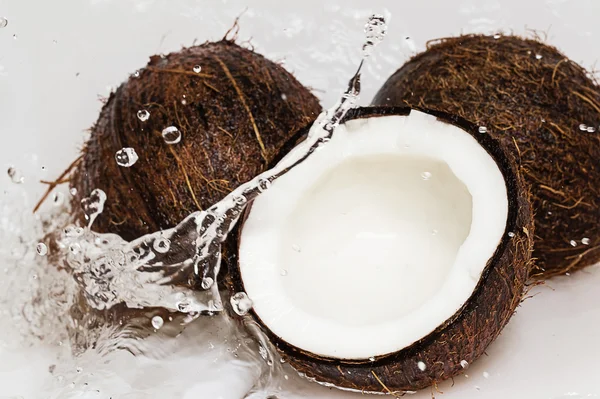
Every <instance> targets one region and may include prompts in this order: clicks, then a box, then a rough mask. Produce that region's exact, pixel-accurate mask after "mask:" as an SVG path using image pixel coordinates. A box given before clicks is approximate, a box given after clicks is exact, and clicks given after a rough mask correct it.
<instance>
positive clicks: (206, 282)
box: [200, 277, 215, 290]
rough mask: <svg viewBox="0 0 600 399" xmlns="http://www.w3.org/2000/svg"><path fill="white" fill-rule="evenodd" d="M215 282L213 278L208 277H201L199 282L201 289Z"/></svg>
mask: <svg viewBox="0 0 600 399" xmlns="http://www.w3.org/2000/svg"><path fill="white" fill-rule="evenodd" d="M214 283H215V280H213V279H212V278H210V277H205V278H203V279H202V283H201V284H200V285H201V286H202V288H203V289H205V290H207V289H209V288H210V287H212V285H213V284H214Z"/></svg>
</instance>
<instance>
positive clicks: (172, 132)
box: [162, 126, 181, 144]
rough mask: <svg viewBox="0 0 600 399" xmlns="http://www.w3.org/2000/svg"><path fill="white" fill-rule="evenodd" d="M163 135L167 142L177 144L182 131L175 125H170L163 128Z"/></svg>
mask: <svg viewBox="0 0 600 399" xmlns="http://www.w3.org/2000/svg"><path fill="white" fill-rule="evenodd" d="M162 137H163V140H165V143H167V144H177V143H179V142H180V141H181V132H180V131H179V129H177V128H176V127H175V126H169V127H166V128H164V129H163V131H162Z"/></svg>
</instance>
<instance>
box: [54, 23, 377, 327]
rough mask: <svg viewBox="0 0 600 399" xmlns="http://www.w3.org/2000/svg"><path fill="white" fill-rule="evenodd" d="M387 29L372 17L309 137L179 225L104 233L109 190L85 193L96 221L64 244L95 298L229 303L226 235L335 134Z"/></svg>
mask: <svg viewBox="0 0 600 399" xmlns="http://www.w3.org/2000/svg"><path fill="white" fill-rule="evenodd" d="M386 30H387V25H386V23H385V19H384V18H383V17H382V16H380V15H373V16H372V17H371V18H369V20H368V22H367V24H366V25H365V34H366V40H365V43H364V45H363V46H362V56H363V57H362V60H361V62H360V64H359V66H358V69H357V71H356V73H355V74H354V76H353V77H352V78H351V79H350V81H349V84H348V88H347V89H346V91H345V92H344V94H343V95H342V97H341V98H340V100H339V101H338V102H337V103H336V104H335V105H334V106H333V107H331V108H330V109H329V110H327V111H325V112H323V113H321V115H319V117H318V118H317V120H316V121H315V122H314V124H313V127H312V128H311V130H310V133H309V135H308V137H307V139H306V140H305V141H304V142H302V143H300V144H299V145H298V146H296V147H295V148H294V149H293V150H292V151H291V152H290V153H289V154H288V155H287V156H286V157H285V158H284V159H283V160H282V161H281V162H280V163H279V164H277V165H276V166H275V167H274V168H272V169H270V170H268V171H266V172H264V173H262V174H260V175H258V176H256V177H255V178H254V179H252V180H251V181H249V182H247V183H244V184H242V185H240V186H239V187H237V188H236V189H235V190H233V191H232V192H231V193H230V194H228V195H227V196H226V197H225V198H223V199H222V200H221V201H220V202H218V203H217V204H215V205H213V206H212V207H210V208H209V209H207V210H205V211H197V212H194V213H192V214H190V215H189V216H188V217H187V218H185V219H184V220H183V221H182V222H181V223H180V224H179V225H177V226H176V227H174V228H171V229H168V230H164V231H160V232H156V233H152V234H148V235H145V236H143V237H140V238H138V239H136V240H133V241H131V242H126V241H124V240H122V239H121V238H120V237H119V236H117V235H111V234H97V233H94V232H92V231H91V230H90V229H89V227H90V226H91V225H92V223H93V221H94V219H95V218H96V216H97V215H98V214H99V213H100V212H102V209H103V207H104V201H105V200H106V195H105V194H104V192H103V191H101V190H94V192H93V193H92V195H91V197H90V198H87V199H84V201H82V206H83V207H84V211H85V213H86V215H87V216H88V220H89V224H88V228H86V229H85V231H84V233H83V234H82V235H80V236H76V237H70V236H67V235H64V234H63V236H62V237H61V239H60V245H61V246H62V247H65V248H72V247H73V246H74V245H77V246H78V250H77V251H75V252H71V253H67V262H68V264H69V266H70V267H71V269H72V272H73V274H74V276H75V279H76V281H77V282H78V283H79V284H80V286H81V287H82V289H83V292H84V295H85V297H86V299H87V301H88V302H89V304H90V305H91V306H92V307H94V308H96V309H108V308H111V307H113V306H115V305H117V304H119V303H125V304H126V305H127V306H128V307H130V308H142V307H162V308H166V309H171V310H175V311H180V312H186V313H190V314H192V315H194V316H196V315H199V314H214V313H215V312H219V311H222V310H223V302H222V298H221V296H220V293H219V288H218V284H216V283H215V282H216V281H217V277H218V275H219V271H220V266H221V245H222V243H223V242H224V241H225V240H226V238H227V235H228V234H229V232H230V231H231V230H232V229H233V227H234V226H235V224H236V223H237V221H238V219H239V217H240V215H241V214H242V212H243V211H244V209H245V207H246V206H247V205H248V204H249V203H251V202H252V201H253V200H254V199H256V198H257V197H258V196H259V195H260V194H261V193H263V192H265V191H266V190H268V189H269V187H270V185H271V184H272V183H273V182H274V181H275V180H277V179H278V178H280V177H281V176H283V175H284V174H286V173H287V172H288V171H290V170H291V169H292V168H294V167H295V166H297V165H299V164H300V163H302V162H304V161H305V160H306V159H307V158H308V157H310V156H311V155H312V154H313V153H314V152H315V151H316V150H317V149H318V148H319V147H321V146H323V145H326V143H327V142H328V141H329V140H330V139H331V137H332V136H333V134H334V133H335V129H336V127H337V126H338V125H339V124H340V123H341V122H342V120H343V118H344V117H345V115H346V114H347V113H348V111H349V110H350V109H352V108H353V106H354V104H355V103H356V101H357V99H358V96H359V94H360V77H361V71H362V67H363V64H364V63H365V61H366V59H367V58H368V57H369V56H370V55H371V52H372V49H373V48H374V47H375V46H376V45H377V44H379V43H380V42H381V41H382V40H383V38H384V37H385V33H386ZM143 111H145V110H143ZM143 111H140V113H138V117H140V119H141V120H144V118H145V119H147V118H148V117H149V113H147V111H146V112H144V113H143V114H142V112H143ZM191 288H195V289H191ZM198 288H200V289H198ZM244 295H245V294H244ZM234 299H235V298H234ZM238 299H240V298H238ZM243 299H244V298H241V299H240V300H239V301H238V300H235V301H234V302H235V305H236V306H237V305H239V306H237V308H238V310H240V312H241V313H244V312H247V311H248V310H249V308H248V302H247V301H244V300H243ZM250 307H251V305H250Z"/></svg>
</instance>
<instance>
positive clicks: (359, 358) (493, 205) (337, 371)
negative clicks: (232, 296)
mask: <svg viewBox="0 0 600 399" xmlns="http://www.w3.org/2000/svg"><path fill="white" fill-rule="evenodd" d="M302 133H306V131H304V132H302ZM532 228H533V225H532V214H531V209H530V205H529V202H528V194H527V192H526V190H525V189H524V186H523V183H522V180H521V177H520V175H518V172H517V171H516V168H515V166H514V163H513V162H512V160H510V159H509V158H508V157H507V155H505V153H504V151H503V150H502V148H501V147H500V146H499V144H498V142H497V141H495V140H494V139H493V138H492V137H491V136H490V135H487V134H479V133H478V132H477V127H476V126H475V125H472V124H470V123H468V122H466V121H463V120H461V119H459V118H454V117H449V116H447V115H444V114H442V113H439V112H430V111H424V110H420V111H419V110H411V109H409V108H387V109H385V108H361V109H357V110H355V111H353V112H351V113H350V115H349V116H348V117H347V118H346V120H345V123H343V124H342V125H340V126H339V128H338V129H337V130H336V132H335V135H334V136H333V138H332V139H331V141H330V142H328V143H327V144H326V145H324V146H322V147H321V148H320V149H319V150H318V151H317V152H316V153H315V154H313V155H311V157H309V158H308V159H307V160H306V161H304V162H303V163H302V164H300V165H299V166H297V167H295V168H294V169H292V170H291V171H290V172H288V173H287V174H286V175H284V176H283V177H281V178H280V179H278V180H276V181H275V182H274V184H273V185H272V186H271V188H270V189H269V190H268V191H267V192H266V193H264V194H263V195H261V196H260V197H259V198H258V199H257V200H256V201H255V202H254V204H253V205H252V207H251V208H250V209H249V210H248V211H247V213H246V215H245V219H244V221H243V224H242V226H241V229H240V234H239V237H238V239H239V244H238V245H239V253H238V256H239V259H238V268H237V269H236V268H234V270H233V271H232V273H231V276H230V278H231V280H232V285H233V289H234V290H235V291H236V292H237V291H244V292H246V293H247V294H248V296H249V297H250V299H251V300H252V301H253V304H254V307H253V310H252V312H251V315H252V317H254V318H255V319H256V321H257V322H258V323H259V325H261V326H262V327H263V328H264V330H265V332H266V334H267V335H268V337H269V338H270V339H271V340H272V342H273V343H274V344H275V345H276V347H277V348H278V350H279V351H280V352H281V354H282V356H283V358H284V359H285V360H286V361H287V362H289V363H290V364H291V365H292V366H293V367H294V368H296V370H298V371H299V372H301V373H303V374H305V375H306V376H307V377H309V378H313V379H315V380H316V381H318V382H321V383H329V384H333V385H335V386H337V387H340V388H347V389H355V390H360V391H370V392H388V393H389V392H390V391H402V390H414V389H419V388H423V387H426V386H429V385H431V384H432V383H434V382H436V381H440V380H443V379H446V378H450V377H452V376H454V375H456V374H457V373H459V372H460V371H461V370H462V369H463V366H464V365H465V362H472V361H473V360H474V359H476V358H477V357H479V356H480V355H481V354H482V353H483V351H484V350H485V348H486V347H487V346H488V345H489V344H490V343H491V342H492V341H493V340H494V339H495V338H496V336H497V335H498V333H499V332H500V330H501V329H502V328H503V327H504V325H505V324H506V323H507V321H508V319H509V318H510V316H511V315H512V314H513V312H514V310H515V308H516V306H517V305H518V304H519V302H520V300H521V296H522V293H523V288H524V282H525V280H526V278H527V274H528V271H529V268H530V264H531V262H530V259H531V250H532V239H531V237H532ZM461 363H462V365H461Z"/></svg>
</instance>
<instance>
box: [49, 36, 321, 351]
mask: <svg viewBox="0 0 600 399" xmlns="http://www.w3.org/2000/svg"><path fill="white" fill-rule="evenodd" d="M319 112H320V105H319V101H318V100H317V98H316V97H315V96H314V95H313V94H311V92H310V91H309V90H308V89H307V88H305V87H304V86H302V85H301V84H300V83H299V82H298V81H297V80H296V79H295V78H294V76H293V75H292V74H290V73H288V72H287V71H286V70H285V69H284V68H282V67H281V66H280V65H278V64H275V63H273V62H271V61H269V60H267V59H266V58H264V57H263V56H261V55H259V54H257V53H255V52H253V51H251V50H248V49H245V48H242V47H240V46H238V45H236V44H235V43H234V42H233V41H230V40H222V41H219V42H216V43H204V44H202V45H199V46H194V47H190V48H184V49H182V50H181V51H178V52H175V53H171V54H169V55H166V56H153V57H151V58H150V61H149V63H148V65H147V66H146V67H145V68H143V69H141V70H139V71H137V72H136V73H134V74H133V75H131V77H130V78H129V79H128V80H127V81H126V82H124V83H123V84H122V85H121V86H119V88H117V89H116V91H115V92H114V93H112V94H111V95H110V97H109V98H108V100H107V102H106V103H105V105H104V107H103V108H102V111H101V113H100V117H99V119H98V121H97V122H96V124H95V125H94V126H93V127H92V128H91V134H90V138H89V140H88V141H87V142H86V143H85V146H84V148H83V151H82V155H81V157H80V158H78V159H77V160H76V161H75V162H73V163H72V164H71V166H70V167H69V168H68V169H67V170H66V171H65V173H63V175H62V176H60V177H59V178H58V179H57V181H56V182H55V183H53V184H52V185H51V189H52V188H53V187H54V186H55V185H56V184H60V183H62V182H64V181H65V180H69V181H70V186H71V189H72V190H73V189H75V190H76V195H74V196H73V199H72V212H73V215H72V218H71V222H75V223H78V224H80V225H87V224H88V221H87V220H86V219H85V216H84V214H83V211H82V208H81V204H80V203H81V200H82V199H83V198H85V197H88V196H89V195H90V193H91V192H92V191H93V190H95V189H101V190H103V191H104V192H105V193H106V196H107V200H106V203H105V205H104V211H103V212H102V213H101V214H100V215H98V216H97V218H96V219H95V221H94V223H93V226H92V229H93V230H94V231H97V232H99V233H115V234H118V235H120V236H121V237H122V238H124V239H125V240H132V239H135V238H137V237H139V236H142V235H144V234H147V233H151V232H154V231H157V230H161V229H166V228H169V227H173V226H175V225H177V224H178V223H179V222H180V221H181V220H182V219H184V218H185V217H186V216H188V215H189V214H190V213H191V212H193V211H196V210H199V209H204V208H206V207H208V206H210V205H212V204H214V203H216V202H217V201H219V200H220V199H221V198H222V197H224V196H225V195H226V194H228V193H229V192H230V191H231V190H232V189H234V188H235V187H237V186H238V185H239V184H240V183H242V182H245V181H247V180H250V179H251V178H253V177H254V176H256V175H257V174H258V173H260V172H261V171H262V170H263V169H264V168H265V167H266V165H267V164H268V163H269V162H270V161H271V160H272V159H273V157H274V156H275V155H277V153H278V152H279V149H280V147H281V145H282V144H283V143H285V142H286V141H287V140H288V138H289V137H290V135H291V134H293V133H294V132H295V131H297V130H298V129H300V128H301V127H302V126H304V125H306V124H307V123H309V122H310V121H312V120H313V119H314V118H315V116H316V115H318V113H319ZM124 148H125V149H126V150H125V151H123V149H124ZM129 149H131V150H129ZM119 163H120V164H121V165H123V166H121V165H119ZM72 192H74V191H72ZM41 202H42V201H40V203H41ZM57 234H58V233H52V234H50V236H49V238H48V239H47V240H45V241H46V242H48V245H49V246H50V247H51V254H52V253H53V254H55V256H56V259H55V260H54V261H55V263H56V264H57V266H59V267H60V265H61V263H62V262H63V261H64V259H61V258H58V254H59V252H60V249H59V248H58V246H57V243H56V236H57ZM224 250H225V253H224V255H225V256H224V257H223V267H222V270H226V268H227V265H228V263H229V257H230V256H232V255H234V254H235V251H231V250H227V248H225V249H224ZM193 251H194V248H187V249H186V248H182V249H180V250H178V251H177V253H176V254H175V255H176V256H179V257H183V259H185V258H186V257H191V256H192V255H193ZM182 284H187V281H183V282H182ZM156 315H160V316H161V317H162V318H163V319H164V320H167V319H168V318H170V317H171V314H170V312H168V311H167V310H165V309H127V308H126V307H125V306H124V305H118V306H115V307H113V308H111V309H109V310H105V311H102V312H97V311H95V310H94V309H92V308H91V307H90V306H89V305H88V304H87V302H86V300H85V299H84V298H83V295H81V297H80V298H79V299H78V300H77V301H76V304H75V306H74V307H73V309H72V317H73V320H75V322H76V323H77V322H79V323H80V324H81V325H85V326H86V329H85V330H81V331H80V330H79V329H77V328H75V329H73V334H74V335H76V336H75V338H74V339H73V341H74V342H76V345H77V346H79V347H87V346H90V345H93V344H94V342H95V336H94V334H93V333H91V332H90V331H89V330H91V329H94V327H95V326H97V325H105V324H107V323H108V324H116V325H119V324H124V323H129V324H136V325H142V326H143V325H145V326H150V319H151V318H152V317H153V316H156ZM172 317H175V315H173V316H172Z"/></svg>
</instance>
